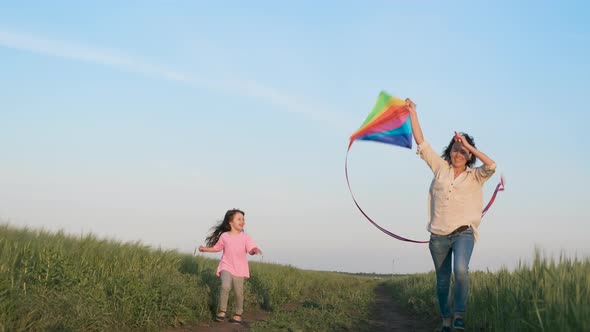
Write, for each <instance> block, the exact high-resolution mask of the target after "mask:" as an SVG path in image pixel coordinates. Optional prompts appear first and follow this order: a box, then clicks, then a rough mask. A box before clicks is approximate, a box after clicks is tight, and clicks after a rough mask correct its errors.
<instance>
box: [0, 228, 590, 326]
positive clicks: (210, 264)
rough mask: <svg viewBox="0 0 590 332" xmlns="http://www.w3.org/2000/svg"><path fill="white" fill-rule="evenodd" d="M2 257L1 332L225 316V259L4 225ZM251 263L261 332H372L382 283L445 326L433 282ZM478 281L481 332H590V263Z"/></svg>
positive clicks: (249, 297)
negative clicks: (265, 316) (221, 299)
mask: <svg viewBox="0 0 590 332" xmlns="http://www.w3.org/2000/svg"><path fill="white" fill-rule="evenodd" d="M0 253H1V254H0V332H3V331H162V330H169V329H170V328H174V327H186V326H189V327H190V326H191V325H195V324H198V323H199V322H204V321H210V320H211V319H212V317H213V315H214V314H215V311H216V306H217V295H218V293H219V287H220V282H219V279H218V278H217V277H216V276H215V270H216V267H217V263H218V262H217V261H216V260H214V259H208V258H204V257H202V256H196V257H195V256H194V255H191V254H182V253H178V252H176V251H163V250H157V249H152V248H149V247H147V246H145V245H142V244H141V243H139V242H138V243H120V242H115V241H111V240H105V239H99V238H97V237H95V236H93V235H85V236H71V235H67V234H64V233H63V232H58V233H50V232H46V231H41V230H29V229H17V228H14V227H10V226H8V225H0ZM250 264H251V265H250V266H251V275H252V277H251V278H250V279H249V280H248V281H247V282H246V284H245V310H246V312H248V311H249V310H255V309H258V308H260V309H264V310H267V311H270V312H271V318H270V319H269V320H267V321H261V322H257V323H255V324H254V325H253V326H252V328H251V331H253V332H257V331H273V332H280V331H291V332H294V331H364V330H363V328H364V327H366V324H365V323H366V322H368V321H370V320H371V317H370V316H371V308H372V306H373V305H374V289H375V287H376V286H377V285H378V283H382V282H385V283H386V285H387V288H388V289H389V291H390V293H391V296H392V297H393V298H394V299H395V300H396V301H398V302H399V303H402V304H403V305H404V306H405V308H406V310H407V311H408V312H411V313H413V314H414V315H416V316H418V317H419V318H420V320H421V321H426V322H433V323H435V321H436V320H437V317H438V309H437V303H436V298H435V290H434V287H435V276H434V273H424V274H413V275H406V276H395V277H393V278H390V277H388V278H383V279H381V280H379V279H377V278H375V276H374V275H366V276H364V275H352V274H345V273H336V272H317V271H305V270H301V269H297V268H294V267H292V266H285V265H279V264H269V263H260V262H251V263H250ZM470 276H471V277H470V280H471V286H470V293H469V309H468V315H467V320H466V323H467V325H468V327H469V329H470V330H471V331H588V330H590V261H589V259H588V258H585V259H571V258H567V257H565V256H562V257H559V259H558V260H553V259H547V258H544V257H542V256H541V255H540V254H539V252H537V253H536V255H535V260H534V262H533V263H532V264H531V265H530V266H527V265H525V264H521V265H520V266H519V267H518V268H517V269H515V270H514V271H507V270H501V271H499V272H495V273H491V272H473V273H471V274H470ZM384 280H385V281H384ZM231 300H232V298H230V303H231Z"/></svg>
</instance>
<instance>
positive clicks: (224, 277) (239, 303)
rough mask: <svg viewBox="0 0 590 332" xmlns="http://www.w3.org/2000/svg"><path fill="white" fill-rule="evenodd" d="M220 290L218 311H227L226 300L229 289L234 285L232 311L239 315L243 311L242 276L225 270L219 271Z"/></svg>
mask: <svg viewBox="0 0 590 332" xmlns="http://www.w3.org/2000/svg"><path fill="white" fill-rule="evenodd" d="M220 276H221V291H220V294H219V311H227V300H228V299H229V291H230V290H231V288H232V284H233V287H234V294H235V295H236V303H235V305H234V313H235V314H236V315H241V314H242V312H244V277H236V276H233V275H232V274H231V273H229V272H227V271H221V273H220Z"/></svg>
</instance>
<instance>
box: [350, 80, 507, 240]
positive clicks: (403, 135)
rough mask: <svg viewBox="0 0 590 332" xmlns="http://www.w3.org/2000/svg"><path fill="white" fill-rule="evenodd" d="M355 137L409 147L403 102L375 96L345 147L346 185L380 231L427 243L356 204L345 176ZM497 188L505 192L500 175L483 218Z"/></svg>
mask: <svg viewBox="0 0 590 332" xmlns="http://www.w3.org/2000/svg"><path fill="white" fill-rule="evenodd" d="M356 140H365V141H376V142H381V143H386V144H392V145H396V146H400V147H404V148H408V149H411V148H412V126H411V123H410V113H409V111H408V110H407V108H406V103H405V101H404V100H401V99H399V98H396V97H393V96H391V95H389V94H388V93H386V92H384V91H382V92H381V93H379V96H378V97H377V102H376V103H375V106H374V107H373V110H372V111H371V112H370V113H369V115H368V116H367V118H366V119H365V121H364V122H363V124H362V125H361V127H360V128H359V129H358V130H357V131H356V132H354V133H353V134H352V135H351V136H350V142H349V144H348V149H347V150H346V159H345V162H344V173H345V175H346V184H347V185H348V191H350V195H351V196H352V200H353V201H354V204H355V205H356V207H357V208H358V209H359V211H360V212H361V213H362V214H363V216H365V218H367V220H368V221H369V222H371V224H373V226H375V227H377V228H378V229H379V230H380V231H382V232H383V233H385V234H387V235H389V236H391V237H393V238H395V239H398V240H400V241H405V242H412V243H428V242H429V241H417V240H412V239H408V238H405V237H403V236H400V235H398V234H395V233H393V232H391V231H389V230H387V229H385V228H383V227H382V226H380V225H379V224H377V223H376V222H375V221H374V220H373V219H371V218H370V217H369V216H368V215H367V214H366V213H365V211H363V209H362V208H361V206H360V205H359V204H358V202H357V200H356V198H355V197H354V194H353V193H352V189H351V187H350V181H349V177H348V153H349V151H350V148H351V147H352V143H354V141H356ZM499 191H504V177H503V176H502V177H501V178H500V183H498V185H497V186H496V189H495V191H494V194H493V195H492V198H491V199H490V201H489V203H488V204H487V206H486V207H485V209H484V210H483V212H482V215H481V216H482V217H483V216H484V215H485V214H486V212H487V211H488V209H489V208H490V206H491V205H492V203H494V200H495V199H496V194H497V193H498V192H499Z"/></svg>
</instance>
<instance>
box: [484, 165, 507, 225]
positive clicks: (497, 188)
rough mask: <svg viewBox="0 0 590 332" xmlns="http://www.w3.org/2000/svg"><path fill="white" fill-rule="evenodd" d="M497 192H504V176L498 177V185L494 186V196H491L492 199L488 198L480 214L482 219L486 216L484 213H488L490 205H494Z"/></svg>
mask: <svg viewBox="0 0 590 332" xmlns="http://www.w3.org/2000/svg"><path fill="white" fill-rule="evenodd" d="M499 191H504V175H502V176H500V183H498V185H496V189H495V190H494V194H493V195H492V198H490V201H489V202H488V205H486V207H485V208H484V209H483V211H482V212H481V217H482V218H483V216H485V215H486V213H487V212H488V210H489V209H490V207H491V206H492V204H494V201H495V200H496V195H497V194H498V192H499Z"/></svg>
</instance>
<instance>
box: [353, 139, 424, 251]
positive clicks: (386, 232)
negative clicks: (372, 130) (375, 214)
mask: <svg viewBox="0 0 590 332" xmlns="http://www.w3.org/2000/svg"><path fill="white" fill-rule="evenodd" d="M352 142H353V141H352V140H351V141H350V145H349V146H348V150H346V160H345V162H344V174H345V175H346V184H347V185H348V191H350V196H352V200H353V201H354V204H355V205H356V207H357V208H358V209H359V211H361V213H362V214H363V216H365V218H367V220H368V221H369V222H370V223H371V224H373V226H375V227H377V229H379V230H380V231H382V232H383V233H385V234H387V235H389V236H391V237H393V238H394V239H398V240H400V241H405V242H412V243H428V241H417V240H412V239H408V238H405V237H403V236H399V235H397V234H395V233H393V232H390V231H388V230H387V229H385V228H383V227H381V226H380V225H379V224H377V223H376V222H375V221H373V219H371V218H370V217H369V216H368V215H367V214H366V213H365V211H363V209H362V208H361V206H360V205H359V203H358V202H357V201H356V198H355V197H354V194H353V193H352V189H351V188H350V181H349V179H348V151H350V147H351V146H352Z"/></svg>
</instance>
